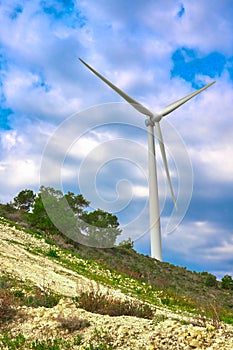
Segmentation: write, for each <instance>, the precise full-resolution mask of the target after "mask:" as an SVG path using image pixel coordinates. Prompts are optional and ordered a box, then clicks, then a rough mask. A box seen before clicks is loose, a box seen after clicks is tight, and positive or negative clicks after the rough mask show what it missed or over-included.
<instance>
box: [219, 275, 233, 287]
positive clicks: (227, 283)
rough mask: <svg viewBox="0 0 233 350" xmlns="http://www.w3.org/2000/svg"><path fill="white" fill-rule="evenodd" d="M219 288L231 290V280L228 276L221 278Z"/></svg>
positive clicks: (232, 285) (232, 281)
mask: <svg viewBox="0 0 233 350" xmlns="http://www.w3.org/2000/svg"><path fill="white" fill-rule="evenodd" d="M221 287H222V288H224V289H233V279H232V277H231V276H230V275H225V276H224V277H223V278H222V280H221Z"/></svg>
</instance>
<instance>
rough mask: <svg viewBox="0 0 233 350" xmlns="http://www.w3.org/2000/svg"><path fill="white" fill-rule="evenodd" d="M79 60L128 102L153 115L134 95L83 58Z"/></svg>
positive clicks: (146, 113)
mask: <svg viewBox="0 0 233 350" xmlns="http://www.w3.org/2000/svg"><path fill="white" fill-rule="evenodd" d="M79 60H80V61H81V62H82V63H83V64H84V65H85V66H86V67H87V68H89V69H90V70H91V71H92V72H93V73H94V74H95V75H97V77H99V78H100V79H101V80H103V81H104V82H105V83H106V84H107V85H108V86H110V87H111V88H112V89H113V90H115V91H116V92H117V93H118V94H119V95H120V96H121V97H123V99H125V100H126V101H127V102H128V103H130V104H131V106H132V107H134V108H135V109H136V110H137V111H138V112H140V113H142V114H144V115H147V116H149V117H153V113H152V112H151V111H150V110H149V109H147V108H146V107H145V106H143V105H142V104H141V103H139V102H137V101H136V100H134V99H133V98H132V97H130V96H129V95H127V94H126V93H125V92H124V91H122V90H120V89H119V88H118V87H117V86H115V85H114V84H112V83H111V82H110V81H109V80H108V79H106V78H105V77H104V76H103V75H101V74H100V73H98V72H97V71H96V70H95V69H94V68H92V67H91V66H89V64H87V63H86V62H85V61H83V60H82V59H81V58H79Z"/></svg>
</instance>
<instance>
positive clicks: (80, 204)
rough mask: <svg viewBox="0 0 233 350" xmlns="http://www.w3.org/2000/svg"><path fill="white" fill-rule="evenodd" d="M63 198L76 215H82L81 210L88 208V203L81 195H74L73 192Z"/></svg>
mask: <svg viewBox="0 0 233 350" xmlns="http://www.w3.org/2000/svg"><path fill="white" fill-rule="evenodd" d="M64 197H65V199H66V200H67V202H68V204H69V206H70V208H71V209H72V210H73V212H74V213H75V214H76V215H80V214H82V213H83V209H84V208H86V207H88V206H89V204H90V202H88V201H87V200H86V199H85V198H84V197H83V195H82V194H78V195H75V194H74V193H73V192H70V191H69V192H68V193H67V194H65V196H64Z"/></svg>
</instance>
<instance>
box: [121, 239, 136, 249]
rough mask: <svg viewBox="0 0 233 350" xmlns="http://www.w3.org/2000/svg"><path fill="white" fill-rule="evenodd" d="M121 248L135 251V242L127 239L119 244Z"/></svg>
mask: <svg viewBox="0 0 233 350" xmlns="http://www.w3.org/2000/svg"><path fill="white" fill-rule="evenodd" d="M119 247H122V248H125V249H133V247H134V241H133V240H132V238H130V237H129V238H128V239H125V240H124V241H121V242H120V243H119Z"/></svg>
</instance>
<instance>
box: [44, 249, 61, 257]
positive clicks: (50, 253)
mask: <svg viewBox="0 0 233 350" xmlns="http://www.w3.org/2000/svg"><path fill="white" fill-rule="evenodd" d="M46 256H50V257H51V258H59V255H58V254H57V251H56V250H55V249H51V248H50V249H49V251H48V252H47V253H46Z"/></svg>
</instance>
